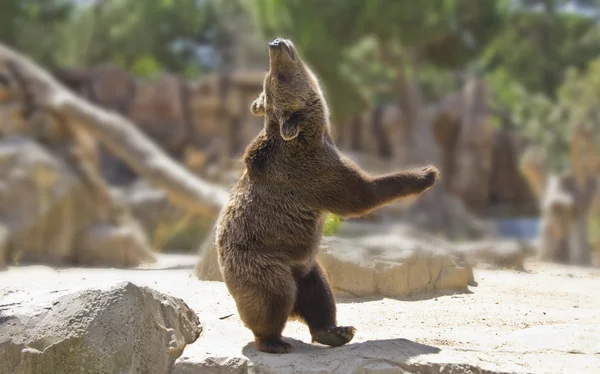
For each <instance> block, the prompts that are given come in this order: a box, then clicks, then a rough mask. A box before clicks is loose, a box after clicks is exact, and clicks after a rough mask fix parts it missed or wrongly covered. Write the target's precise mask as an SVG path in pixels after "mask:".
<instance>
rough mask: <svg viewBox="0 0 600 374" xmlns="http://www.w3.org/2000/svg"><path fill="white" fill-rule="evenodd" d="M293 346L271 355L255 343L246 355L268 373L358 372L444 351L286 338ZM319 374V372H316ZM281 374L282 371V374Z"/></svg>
mask: <svg viewBox="0 0 600 374" xmlns="http://www.w3.org/2000/svg"><path fill="white" fill-rule="evenodd" d="M284 340H285V341H286V342H288V343H290V344H291V345H292V351H291V352H289V353H286V354H271V353H264V352H260V351H257V350H256V349H255V348H254V343H253V342H251V343H248V344H247V345H246V346H244V348H243V349H242V354H243V355H244V356H245V357H246V358H248V360H249V361H250V362H251V363H252V365H253V366H254V367H256V368H264V369H266V370H267V371H269V372H270V371H271V370H273V371H274V372H275V370H276V369H284V368H285V369H286V370H285V371H286V372H295V373H300V372H319V370H326V371H327V372H332V373H333V372H336V373H337V372H340V373H342V372H354V371H355V369H356V368H358V367H373V368H375V367H378V368H380V369H384V367H383V366H386V367H388V366H389V367H395V368H398V367H404V366H405V365H406V366H410V365H409V364H408V363H407V361H409V360H410V359H411V358H413V357H416V356H421V355H430V354H437V353H439V352H440V351H441V349H440V348H437V347H433V346H429V345H425V344H419V343H416V342H413V341H411V340H407V339H382V340H368V341H365V342H361V343H351V344H347V345H345V346H341V347H336V348H331V347H326V346H322V345H318V344H307V343H305V342H302V341H299V340H296V339H290V338H284ZM315 370H316V371H315ZM278 372H279V371H278Z"/></svg>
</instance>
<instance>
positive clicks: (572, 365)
mask: <svg viewBox="0 0 600 374" xmlns="http://www.w3.org/2000/svg"><path fill="white" fill-rule="evenodd" d="M195 260H196V258H195V257H194V256H175V255H169V256H161V257H160V259H159V261H158V263H157V264H155V265H153V266H152V267H150V268H146V269H136V270H119V269H81V268H68V269H58V270H55V269H52V268H49V267H45V266H26V267H10V268H9V269H8V270H7V271H3V272H0V313H1V312H2V310H8V309H10V308H18V307H19V305H20V304H25V303H27V304H28V303H30V302H31V301H35V300H36V299H40V300H43V299H44V298H45V297H47V295H48V294H49V293H57V292H58V293H69V292H72V291H73V290H75V289H80V288H86V287H89V286H91V285H98V284H101V283H105V282H108V283H112V282H115V281H121V280H129V281H132V282H135V283H136V284H138V285H144V286H150V287H152V288H154V289H156V290H158V291H161V292H165V293H168V294H170V295H172V296H176V297H181V298H183V299H184V300H185V301H186V302H187V303H188V304H189V305H190V306H191V308H192V309H193V310H194V311H195V312H196V313H197V314H198V315H199V316H200V319H201V320H202V321H203V322H205V323H206V325H205V326H206V330H205V332H204V333H203V335H202V336H201V337H200V338H199V339H198V341H196V342H195V343H194V344H192V345H191V346H189V347H188V348H186V350H185V351H184V353H183V355H182V357H181V358H180V361H181V362H180V364H181V365H180V366H179V368H180V369H181V370H180V371H179V372H182V373H183V372H192V371H189V370H187V369H186V370H184V368H193V367H196V366H194V365H199V366H197V367H204V368H206V367H208V366H206V362H207V360H209V361H210V362H211V365H213V366H212V367H214V368H215V370H212V371H211V370H205V371H202V372H207V373H209V372H229V371H219V370H221V369H224V368H223V367H221V368H220V369H219V365H221V364H219V362H221V361H219V358H223V359H225V358H229V359H227V360H225V361H222V362H223V364H222V365H223V366H227V365H231V363H232V359H233V358H239V359H243V360H250V361H252V360H254V361H256V362H258V363H259V364H261V365H262V364H264V365H267V366H269V365H271V364H269V362H266V361H265V360H275V358H277V359H278V360H279V362H282V361H283V360H284V359H286V357H289V359H292V358H293V357H294V356H293V355H292V354H288V355H287V356H286V355H282V356H278V355H269V357H266V358H264V359H263V358H260V359H259V360H257V357H264V355H260V354H259V353H257V352H255V351H254V349H253V346H252V344H251V341H252V335H251V333H250V331H248V330H246V329H245V328H243V326H242V324H241V321H240V319H239V317H238V316H237V311H236V309H235V305H234V302H233V299H232V298H231V297H230V296H229V295H228V293H227V291H226V289H225V286H224V284H223V283H220V282H203V281H199V280H197V279H196V278H195V276H194V275H193V265H194V263H195ZM526 269H528V271H527V272H517V271H511V270H485V269H475V280H476V281H477V282H478V283H479V285H478V286H477V287H471V288H470V290H471V293H467V294H464V293H463V294H454V295H438V296H435V295H426V296H421V297H419V298H418V299H416V298H413V299H410V300H395V299H388V298H381V299H377V298H373V299H368V300H365V299H352V298H338V304H339V307H338V308H339V312H338V320H339V323H340V324H342V325H354V326H355V327H356V328H357V333H356V336H355V339H354V340H353V341H352V343H361V342H365V343H363V344H354V345H353V346H352V347H348V349H347V350H346V351H343V350H340V349H330V348H324V347H320V346H308V345H307V344H304V343H309V342H310V335H309V333H308V330H307V328H306V327H305V326H303V325H302V324H300V323H298V322H291V323H289V324H288V326H287V327H286V330H285V332H284V334H285V335H286V336H287V337H289V338H291V339H290V342H291V343H292V345H293V346H294V347H295V348H294V349H296V351H298V352H302V351H307V349H308V351H309V352H310V356H311V359H314V360H313V361H314V362H320V361H323V362H325V363H324V364H322V365H328V366H327V367H328V370H329V371H324V372H343V370H342V369H340V368H342V367H343V364H344V362H343V360H344V359H343V357H342V362H339V363H336V362H332V361H331V360H327V357H328V355H330V354H333V352H349V353H348V354H353V355H356V354H358V355H361V354H362V355H363V356H365V355H366V356H365V357H367V356H369V354H373V355H376V353H377V350H381V352H384V351H385V350H386V349H389V347H390V344H391V345H393V344H400V345H401V346H402V347H404V348H402V349H405V348H406V347H407V345H408V346H411V347H412V348H413V351H415V352H413V353H414V354H413V355H411V357H408V358H406V360H407V362H412V363H413V364H414V365H417V366H414V365H413V366H411V367H413V368H414V367H416V368H417V369H414V370H416V371H413V372H419V370H420V369H418V368H419V367H423V368H425V367H428V366H427V365H430V364H433V363H440V362H441V363H442V364H439V365H442V366H443V365H444V364H445V363H458V364H461V363H462V364H465V365H467V366H468V367H469V368H470V369H469V370H471V371H473V370H475V371H477V370H480V369H481V370H484V372H486V371H487V372H519V373H521V372H522V373H567V372H569V373H597V372H598V368H600V269H597V268H589V269H585V268H576V267H567V266H559V265H550V264H541V263H535V262H528V263H526ZM302 342H303V343H302ZM386 345H387V348H386ZM367 350H368V351H367ZM352 352H354V353H352ZM369 352H370V353H369ZM367 353H369V354H367ZM296 354H300V353H296ZM338 356H339V354H336V357H337V358H339V357H338ZM296 358H297V357H296ZM304 359H305V358H304ZM373 359H375V358H374V357H373ZM261 360H262V361H261ZM349 360H351V357H349ZM379 360H383V361H385V358H379ZM233 361H235V360H233ZM263 361H264V362H263ZM383 361H382V362H383ZM265 362H266V364H265ZM203 365H204V366H203ZM273 365H274V364H273ZM273 365H271V367H273ZM315 365H316V364H315ZM336 365H337V366H336ZM394 365H396V366H400V367H402V365H399V364H397V363H396V364H394ZM419 365H421V366H419ZM423 365H425V366H423ZM439 365H438V367H439V368H438V369H439V372H442V369H441V367H440V366H439ZM467 366H465V367H464V368H466V367H467ZM336 368H338V369H337V370H336ZM457 368H459V369H458V370H459V371H458V372H467V369H464V370H463V369H460V367H459V366H457ZM217 369H218V370H217ZM315 369H317V368H316V367H315ZM363 369H364V367H363ZM176 370H177V368H176ZM190 370H191V369H190ZM240 370H241V369H240ZM244 370H245V369H244ZM273 370H274V369H273ZM319 370H320V369H319ZM398 370H399V369H398ZM405 370H406V371H411V370H409V369H406V368H405ZM423 370H425V369H423ZM282 371H285V370H281V371H280V372H282ZM232 372H233V371H232ZM235 372H246V371H235ZM267 372H271V371H267ZM317 372H318V371H317ZM360 372H371V371H369V370H366V371H360ZM385 372H386V373H387V372H388V371H385ZM389 372H396V371H389ZM428 372H434V371H428ZM435 372H436V373H437V372H438V371H435ZM452 372H455V371H452Z"/></svg>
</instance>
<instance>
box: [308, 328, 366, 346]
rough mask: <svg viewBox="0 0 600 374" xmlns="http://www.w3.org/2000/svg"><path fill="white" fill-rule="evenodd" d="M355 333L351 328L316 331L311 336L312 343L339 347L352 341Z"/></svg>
mask: <svg viewBox="0 0 600 374" xmlns="http://www.w3.org/2000/svg"><path fill="white" fill-rule="evenodd" d="M355 333H356V329H355V328H354V327H353V326H336V327H331V328H329V329H327V330H322V331H318V332H317V333H315V335H314V336H313V341H314V342H315V341H316V342H318V343H321V344H324V345H328V346H331V347H339V346H341V345H344V344H346V343H348V342H349V341H350V340H352V338H354V334H355Z"/></svg>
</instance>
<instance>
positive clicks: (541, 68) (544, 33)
mask: <svg viewBox="0 0 600 374" xmlns="http://www.w3.org/2000/svg"><path fill="white" fill-rule="evenodd" d="M521 3H522V4H523V5H524V6H523V7H515V8H513V10H512V11H511V12H510V15H509V19H508V24H509V25H510V27H506V28H504V29H503V30H502V32H501V33H500V34H498V35H497V37H496V38H495V39H494V40H493V41H492V42H491V43H490V44H489V45H488V47H487V49H486V52H485V54H484V57H483V62H484V64H485V65H486V66H487V68H488V69H492V70H493V69H499V70H503V71H504V73H503V74H506V76H507V78H509V79H511V80H512V81H516V82H519V83H520V84H522V85H523V86H524V88H525V89H527V90H528V91H531V92H540V93H543V94H545V95H546V96H548V97H550V98H553V97H554V95H555V93H556V89H557V87H558V86H559V85H560V83H561V82H562V80H563V73H564V70H565V69H566V68H568V67H575V68H583V67H585V65H586V64H587V61H589V60H590V59H591V58H594V57H596V56H597V54H598V45H599V44H600V32H599V28H598V23H597V21H596V19H595V18H594V17H592V16H593V15H594V13H597V8H596V7H597V6H598V4H597V2H596V1H577V2H574V1H556V0H545V1H541V0H529V1H521ZM569 3H570V4H574V3H578V5H580V6H581V5H586V6H587V7H588V8H587V9H588V13H585V14H584V13H582V12H578V13H574V12H567V11H560V10H561V9H563V7H564V6H566V5H568V4H569ZM592 7H593V8H592Z"/></svg>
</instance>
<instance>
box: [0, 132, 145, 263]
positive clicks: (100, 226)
mask: <svg viewBox="0 0 600 374" xmlns="http://www.w3.org/2000/svg"><path fill="white" fill-rule="evenodd" d="M0 181H1V184H0V186H1V189H0V191H1V192H0V207H1V211H2V212H4V214H2V217H1V218H0V227H2V229H3V232H2V243H3V245H2V248H3V250H2V251H0V252H3V253H2V255H3V256H2V260H5V261H11V262H12V261H15V262H17V263H30V262H41V263H48V264H68V263H75V264H84V265H90V266H115V267H123V266H135V265H138V264H140V263H142V262H147V261H153V260H154V256H153V254H152V251H151V250H150V246H149V245H148V243H147V241H146V237H145V235H144V234H143V232H141V231H140V230H139V228H138V227H137V226H136V224H135V222H134V221H124V222H121V223H120V224H117V223H116V222H111V221H110V216H108V217H107V216H105V215H104V214H106V213H107V212H106V211H103V209H101V207H100V208H99V207H98V204H99V203H100V201H99V200H98V196H97V195H96V194H95V193H94V191H93V190H92V189H91V187H90V186H89V185H87V184H86V183H85V182H84V181H82V180H81V179H80V178H79V176H78V175H77V174H75V173H74V172H73V170H72V169H71V168H70V167H69V165H68V164H67V163H65V162H64V161H63V160H62V159H61V158H59V157H56V156H55V155H54V154H53V153H51V152H49V150H48V149H47V148H45V147H43V146H41V145H39V144H38V143H36V142H34V141H32V140H31V139H28V138H23V137H17V136H13V137H8V138H4V139H0Z"/></svg>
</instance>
